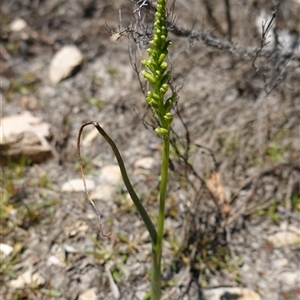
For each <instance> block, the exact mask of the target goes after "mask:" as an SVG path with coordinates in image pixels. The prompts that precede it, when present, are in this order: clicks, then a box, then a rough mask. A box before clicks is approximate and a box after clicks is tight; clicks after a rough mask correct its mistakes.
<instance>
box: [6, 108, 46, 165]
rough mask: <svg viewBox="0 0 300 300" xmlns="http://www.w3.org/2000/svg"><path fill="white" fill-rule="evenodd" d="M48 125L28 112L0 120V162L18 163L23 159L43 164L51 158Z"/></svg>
mask: <svg viewBox="0 0 300 300" xmlns="http://www.w3.org/2000/svg"><path fill="white" fill-rule="evenodd" d="M48 137H50V124H48V123H45V122H42V120H41V119H40V118H37V117H35V116H33V115H32V114H31V113H30V112H27V111H25V112H23V113H22V114H19V115H13V116H9V117H5V118H2V119H1V124H0V158H1V162H4V163H5V162H6V161H7V158H8V157H9V159H10V160H11V161H18V160H19V159H20V158H21V157H25V158H27V159H29V160H31V162H33V163H38V162H43V161H45V160H46V159H48V158H50V157H51V156H52V148H51V146H50V145H49V143H48V141H47V138H48Z"/></svg>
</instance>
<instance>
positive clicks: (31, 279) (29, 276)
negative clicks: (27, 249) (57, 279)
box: [9, 267, 46, 289]
mask: <svg viewBox="0 0 300 300" xmlns="http://www.w3.org/2000/svg"><path fill="white" fill-rule="evenodd" d="M45 282H46V280H45V278H43V277H42V276H41V275H39V274H38V273H33V270H32V267H30V268H28V270H27V271H26V272H24V273H23V274H21V275H20V276H19V277H18V278H17V279H15V280H11V281H10V283H9V285H10V286H11V287H12V288H15V289H21V288H24V287H25V286H26V285H31V286H35V287H38V286H42V285H44V284H45Z"/></svg>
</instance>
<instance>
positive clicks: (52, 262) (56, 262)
mask: <svg viewBox="0 0 300 300" xmlns="http://www.w3.org/2000/svg"><path fill="white" fill-rule="evenodd" d="M47 266H65V263H64V262H63V261H61V260H60V259H59V258H58V257H57V256H55V255H51V256H49V257H48V260H47Z"/></svg>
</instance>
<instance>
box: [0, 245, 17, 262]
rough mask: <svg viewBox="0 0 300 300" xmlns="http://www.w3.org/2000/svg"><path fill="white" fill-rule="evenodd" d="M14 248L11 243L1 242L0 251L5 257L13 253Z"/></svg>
mask: <svg viewBox="0 0 300 300" xmlns="http://www.w3.org/2000/svg"><path fill="white" fill-rule="evenodd" d="M13 250H14V248H13V247H12V246H10V245H7V244H3V243H0V252H1V254H2V255H1V256H2V258H1V259H3V258H5V257H7V256H8V255H9V254H11V253H12V252H13Z"/></svg>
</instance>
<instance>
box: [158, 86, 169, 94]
mask: <svg viewBox="0 0 300 300" xmlns="http://www.w3.org/2000/svg"><path fill="white" fill-rule="evenodd" d="M168 88H169V86H168V85H167V84H165V83H164V84H163V85H162V86H161V88H160V89H159V90H160V91H161V92H162V93H163V94H165V93H166V92H167V91H168Z"/></svg>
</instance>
